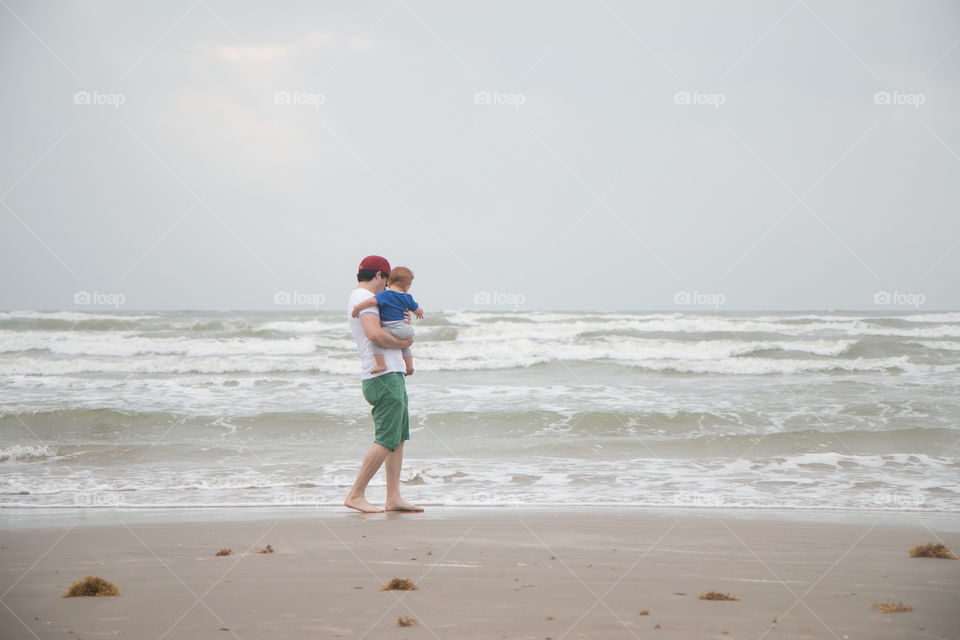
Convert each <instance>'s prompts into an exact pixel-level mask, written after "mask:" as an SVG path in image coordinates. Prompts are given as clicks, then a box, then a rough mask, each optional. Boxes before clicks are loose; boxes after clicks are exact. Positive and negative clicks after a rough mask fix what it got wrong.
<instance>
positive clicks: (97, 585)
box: [60, 576, 120, 598]
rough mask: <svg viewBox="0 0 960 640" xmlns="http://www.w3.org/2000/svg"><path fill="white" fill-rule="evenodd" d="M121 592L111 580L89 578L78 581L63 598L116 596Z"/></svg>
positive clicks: (95, 577)
mask: <svg viewBox="0 0 960 640" xmlns="http://www.w3.org/2000/svg"><path fill="white" fill-rule="evenodd" d="M119 593H120V591H119V590H118V589H117V585H115V584H113V583H112V582H110V581H109V580H104V579H103V578H101V577H100V576H87V577H86V578H83V579H82V580H77V581H76V582H74V583H73V584H72V585H70V588H69V589H67V590H66V591H65V592H64V593H63V594H62V595H61V596H60V597H61V598H76V597H78V596H115V595H117V594H119Z"/></svg>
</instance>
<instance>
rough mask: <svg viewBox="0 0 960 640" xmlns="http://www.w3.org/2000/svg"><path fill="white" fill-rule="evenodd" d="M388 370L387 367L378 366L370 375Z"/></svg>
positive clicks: (371, 370)
mask: <svg viewBox="0 0 960 640" xmlns="http://www.w3.org/2000/svg"><path fill="white" fill-rule="evenodd" d="M386 370H387V365H385V364H378V365H377V366H375V367H374V368H373V369H370V373H380V372H381V371H386Z"/></svg>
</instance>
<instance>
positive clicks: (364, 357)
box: [347, 287, 407, 380]
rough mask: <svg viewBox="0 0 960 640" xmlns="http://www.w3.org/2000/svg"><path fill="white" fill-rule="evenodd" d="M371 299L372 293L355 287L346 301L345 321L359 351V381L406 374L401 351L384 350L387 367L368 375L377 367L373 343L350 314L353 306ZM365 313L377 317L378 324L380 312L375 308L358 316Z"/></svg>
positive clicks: (361, 314) (358, 320) (360, 323)
mask: <svg viewBox="0 0 960 640" xmlns="http://www.w3.org/2000/svg"><path fill="white" fill-rule="evenodd" d="M372 297H373V294H372V293H370V292H369V291H367V290H366V289H364V288H363V287H357V288H356V289H354V290H353V291H352V292H351V293H350V299H349V300H348V301H347V320H348V322H349V323H350V331H351V332H352V333H353V339H354V340H356V341H357V349H358V350H359V351H360V379H361V380H368V379H370V378H376V377H377V376H382V375H383V374H385V373H392V372H394V371H399V372H400V373H406V372H407V366H406V365H405V364H404V362H403V353H402V352H401V350H400V349H384V350H383V363H384V364H385V365H387V370H386V371H381V372H380V373H375V374H373V375H370V369H373V368H374V367H375V366H376V365H377V361H376V360H374V358H373V343H372V342H370V340H368V339H367V334H366V333H364V331H363V323H362V322H360V317H356V318H354V317H353V316H352V315H351V313H352V312H353V308H354V307H355V306H357V305H358V304H360V303H361V302H363V301H364V300H367V299H369V298H372ZM365 313H372V314H374V315H375V316H377V320H378V323H379V318H380V312H379V311H378V310H377V308H376V307H370V308H369V309H364V310H363V311H361V312H360V316H363V314H365Z"/></svg>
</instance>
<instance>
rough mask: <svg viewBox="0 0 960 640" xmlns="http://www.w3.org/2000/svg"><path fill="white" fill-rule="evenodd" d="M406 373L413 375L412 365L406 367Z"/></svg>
mask: <svg viewBox="0 0 960 640" xmlns="http://www.w3.org/2000/svg"><path fill="white" fill-rule="evenodd" d="M407 375H408V376H412V375H413V367H407Z"/></svg>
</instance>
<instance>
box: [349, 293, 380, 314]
mask: <svg viewBox="0 0 960 640" xmlns="http://www.w3.org/2000/svg"><path fill="white" fill-rule="evenodd" d="M377 306H380V303H379V302H377V297H376V296H373V297H372V298H367V299H366V300H364V301H363V302H361V303H360V304H358V305H357V306H355V307H354V308H353V311H352V312H351V313H350V315H352V316H353V317H354V318H356V317H357V316H359V315H360V312H361V311H363V310H364V309H369V308H370V307H377Z"/></svg>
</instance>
